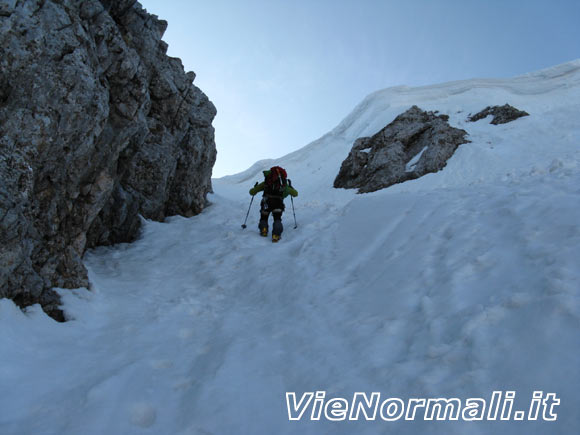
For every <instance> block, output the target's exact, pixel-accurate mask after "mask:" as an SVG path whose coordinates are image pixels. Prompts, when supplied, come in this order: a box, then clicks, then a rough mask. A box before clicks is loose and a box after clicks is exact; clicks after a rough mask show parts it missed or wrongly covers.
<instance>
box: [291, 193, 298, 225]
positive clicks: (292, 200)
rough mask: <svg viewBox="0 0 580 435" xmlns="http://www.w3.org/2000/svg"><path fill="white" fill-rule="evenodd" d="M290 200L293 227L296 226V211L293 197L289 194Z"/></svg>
mask: <svg viewBox="0 0 580 435" xmlns="http://www.w3.org/2000/svg"><path fill="white" fill-rule="evenodd" d="M290 201H291V202H292V213H293V214H294V229H296V228H298V224H297V223H296V212H295V211H294V198H293V197H292V196H290Z"/></svg>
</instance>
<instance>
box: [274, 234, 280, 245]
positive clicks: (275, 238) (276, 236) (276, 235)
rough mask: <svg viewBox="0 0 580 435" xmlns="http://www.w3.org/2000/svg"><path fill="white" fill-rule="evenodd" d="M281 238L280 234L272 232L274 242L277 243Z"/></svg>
mask: <svg viewBox="0 0 580 435" xmlns="http://www.w3.org/2000/svg"><path fill="white" fill-rule="evenodd" d="M278 240H280V236H279V235H278V234H272V243H277V242H278Z"/></svg>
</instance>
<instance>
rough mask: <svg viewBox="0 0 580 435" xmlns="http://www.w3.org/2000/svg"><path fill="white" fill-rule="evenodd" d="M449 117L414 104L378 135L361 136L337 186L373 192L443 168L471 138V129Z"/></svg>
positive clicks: (361, 191)
mask: <svg viewBox="0 0 580 435" xmlns="http://www.w3.org/2000/svg"><path fill="white" fill-rule="evenodd" d="M448 119H449V117H448V116H447V115H436V114H435V113H433V112H425V111H423V110H421V109H419V108H418V107H417V106H413V107H411V108H410V109H409V110H407V111H406V112H404V113H402V114H401V115H399V116H397V118H396V119H395V120H394V121H393V122H391V123H390V124H389V125H387V126H386V127H385V128H383V129H382V130H381V131H379V132H378V133H377V134H375V135H374V136H372V137H363V138H359V139H357V140H356V141H355V142H354V145H353V147H352V149H351V151H350V153H349V155H348V157H347V158H346V160H344V161H343V162H342V165H341V167H340V171H339V173H338V175H337V177H336V179H335V180H334V187H337V188H346V189H354V188H356V189H358V192H359V193H365V192H373V191H376V190H379V189H383V188H385V187H389V186H391V185H393V184H395V183H401V182H403V181H407V180H412V179H415V178H419V177H421V176H423V175H425V174H427V173H429V172H437V171H439V170H440V169H442V168H443V167H444V166H445V165H446V164H447V160H448V159H449V158H450V157H451V156H452V155H453V153H454V152H455V150H456V149H457V147H458V146H459V145H461V144H464V143H467V142H468V141H467V140H466V139H465V135H466V134H467V132H466V131H465V130H460V129H457V128H454V127H451V126H450V125H449V123H448V122H447V121H448Z"/></svg>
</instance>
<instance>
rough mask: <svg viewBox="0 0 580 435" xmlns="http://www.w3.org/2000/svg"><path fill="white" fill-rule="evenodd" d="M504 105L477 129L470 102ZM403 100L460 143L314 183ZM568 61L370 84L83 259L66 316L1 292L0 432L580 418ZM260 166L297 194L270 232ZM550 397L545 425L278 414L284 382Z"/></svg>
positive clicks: (577, 164)
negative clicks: (310, 125) (374, 186)
mask: <svg viewBox="0 0 580 435" xmlns="http://www.w3.org/2000/svg"><path fill="white" fill-rule="evenodd" d="M505 103H509V104H511V105H513V106H515V107H516V108H518V109H521V110H525V111H527V112H528V113H529V114H530V116H528V117H524V118H520V119H518V120H516V121H514V122H511V123H508V124H504V125H499V126H494V125H491V124H489V121H490V119H489V118H488V119H486V120H480V121H478V122H476V123H469V122H466V119H467V116H468V115H469V114H470V113H476V112H478V111H480V110H482V109H483V108H485V107H486V106H489V105H503V104H505ZM412 105H418V106H419V107H420V108H421V109H423V110H438V111H439V112H440V113H444V114H447V115H449V117H450V119H449V122H450V124H451V125H452V126H454V127H458V128H462V129H465V130H466V131H467V132H468V133H469V136H468V139H469V140H470V141H471V143H467V144H464V145H461V146H460V147H459V148H458V150H457V151H456V153H455V155H454V156H453V157H452V158H451V160H450V161H449V163H448V165H447V166H446V167H445V168H444V169H443V170H442V171H440V172H438V173H436V174H429V175H427V176H425V177H423V178H420V179H418V180H413V181H409V182H406V183H403V184H398V185H395V186H392V187H390V188H388V189H385V190H381V191H378V192H374V193H371V194H364V195H357V194H355V193H354V192H353V191H350V190H349V191H347V190H342V189H340V190H337V189H333V188H332V183H333V180H334V177H335V176H336V174H337V173H338V170H339V168H340V164H341V162H342V160H344V158H345V157H346V156H347V154H348V151H349V150H350V147H351V146H352V143H353V142H354V140H355V139H356V138H358V137H361V136H370V135H372V134H374V133H376V132H377V131H379V130H380V129H381V128H383V127H384V126H385V125H386V124H388V123H389V122H391V121H392V120H393V119H394V118H395V117H396V116H397V115H399V114H400V113H401V112H403V111H405V110H406V109H408V108H409V107H410V106H412ZM579 114H580V60H578V61H574V62H570V63H567V64H563V65H559V66H557V67H554V68H551V69H548V70H543V71H539V72H536V73H531V74H527V75H524V76H521V77H516V78H513V79H505V80H499V79H498V80H466V81H461V82H452V83H445V84H441V85H435V86H427V87H420V88H407V87H397V88H390V89H385V90H382V91H378V92H376V93H374V94H371V95H369V96H368V97H367V98H366V99H365V100H364V101H363V102H362V103H361V104H359V105H358V106H357V107H356V108H355V109H354V111H353V112H352V113H351V114H350V115H349V116H347V117H346V118H345V120H344V121H342V122H341V123H340V124H339V125H338V126H337V127H336V128H335V129H334V130H333V131H331V132H330V133H328V134H327V135H325V136H323V137H322V138H320V139H318V140H317V141H314V142H312V143H311V144H309V145H307V146H306V147H304V148H302V149H301V150H299V151H296V152H294V153H292V154H289V155H287V156H285V157H283V158H281V159H277V160H269V161H262V162H258V163H256V164H255V165H254V166H252V167H251V168H249V169H248V170H246V171H244V172H242V173H240V174H237V175H233V176H229V177H224V178H222V179H217V180H214V190H215V194H213V195H210V197H209V199H210V201H211V202H212V205H211V206H210V207H208V208H207V209H206V210H205V211H204V212H203V213H202V214H200V215H198V216H195V217H193V218H189V219H185V218H181V217H174V218H170V219H168V221H167V222H165V223H157V222H151V221H146V222H144V229H143V234H142V237H141V238H140V239H139V240H138V241H137V242H135V243H133V244H127V245H119V246H115V247H110V248H99V249H96V250H94V251H91V252H89V253H88V254H87V255H86V259H85V263H86V265H87V267H88V269H89V276H90V281H91V284H92V289H91V290H90V291H89V290H86V289H78V290H74V291H69V290H62V291H61V294H62V296H63V303H64V309H65V312H66V314H67V316H68V317H69V318H70V319H71V320H70V321H69V322H67V323H64V324H59V323H56V322H54V321H53V320H52V319H50V318H48V317H47V316H46V315H45V314H44V313H43V312H42V310H41V309H40V307H39V306H33V307H31V308H29V309H28V310H27V311H26V312H22V311H20V310H19V309H18V308H17V307H16V306H15V305H14V304H13V303H12V302H11V301H8V300H5V299H3V300H0V348H1V349H2V356H1V359H0V391H1V393H2V394H1V395H0V433H1V434H3V435H9V434H35V435H39V434H55V435H57V434H58V435H65V434H86V435H91V434H95V435H97V434H98V435H102V434H178V435H181V434H183V435H185V434H330V433H332V434H352V433H356V434H377V433H408V434H412V433H435V434H487V433H497V434H547V433H550V434H572V433H578V432H580V413H579V412H578V409H579V407H580V391H579V389H580V122H579V119H580V118H579ZM273 164H279V165H281V166H283V167H285V168H286V170H287V171H288V174H289V177H290V178H291V179H292V181H293V185H294V186H295V187H296V188H297V189H298V191H299V197H298V198H296V199H295V201H294V205H295V209H296V217H297V221H298V228H297V229H293V226H294V220H293V216H292V206H291V203H290V200H289V199H287V200H286V213H285V214H284V223H285V231H284V233H283V236H282V241H281V242H280V243H278V244H272V243H270V241H269V239H264V238H261V237H260V236H259V235H258V231H257V220H258V210H259V198H256V200H255V201H254V204H253V207H252V211H251V213H250V218H249V220H248V228H247V229H245V230H242V229H241V228H240V225H241V224H242V222H243V219H244V217H245V214H246V211H247V207H248V204H249V200H250V196H249V195H248V189H249V188H250V187H251V186H253V184H254V182H255V181H260V180H261V178H260V177H261V171H262V170H263V169H267V168H269V167H270V166H272V165H273ZM496 390H497V391H508V390H514V391H516V393H517V395H516V398H515V401H514V410H518V409H519V410H526V411H527V409H528V407H529V403H530V400H531V397H532V393H533V391H536V390H541V391H544V392H546V393H556V394H557V396H558V398H559V399H560V405H559V406H557V407H556V408H554V409H555V411H556V413H557V415H558V419H557V421H555V422H548V421H541V420H539V421H489V422H486V421H483V422H466V421H461V419H460V420H459V421H456V422H451V421H447V422H437V421H435V422H434V421H425V420H423V418H422V414H421V411H418V417H417V418H416V419H415V421H405V420H404V419H401V420H399V421H396V422H386V421H383V420H382V419H380V418H378V417H377V420H376V421H364V420H363V419H362V418H361V419H360V420H359V421H342V422H330V421H328V420H326V419H325V418H322V419H321V420H320V421H310V419H309V417H310V410H309V411H307V412H306V413H305V416H304V417H303V418H302V420H301V421H289V419H288V410H287V407H286V392H296V394H297V397H298V398H299V397H300V396H301V395H302V393H304V392H314V391H325V392H326V397H327V398H328V399H330V398H334V397H343V398H347V399H351V398H352V396H353V393H354V392H366V393H368V394H369V395H370V393H372V392H380V393H381V397H382V398H389V397H396V398H401V399H402V400H404V401H406V400H408V399H409V398H437V397H446V398H451V397H456V398H460V399H461V400H465V399H467V398H478V397H481V398H484V399H486V400H489V398H490V397H491V394H492V392H493V391H496Z"/></svg>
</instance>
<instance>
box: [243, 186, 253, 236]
mask: <svg viewBox="0 0 580 435" xmlns="http://www.w3.org/2000/svg"><path fill="white" fill-rule="evenodd" d="M254 196H256V195H252V200H251V201H250V206H249V207H248V212H247V213H246V219H245V220H244V223H243V224H242V229H244V230H245V229H246V222H248V216H249V215H250V209H251V208H252V203H253V202H254Z"/></svg>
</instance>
